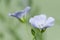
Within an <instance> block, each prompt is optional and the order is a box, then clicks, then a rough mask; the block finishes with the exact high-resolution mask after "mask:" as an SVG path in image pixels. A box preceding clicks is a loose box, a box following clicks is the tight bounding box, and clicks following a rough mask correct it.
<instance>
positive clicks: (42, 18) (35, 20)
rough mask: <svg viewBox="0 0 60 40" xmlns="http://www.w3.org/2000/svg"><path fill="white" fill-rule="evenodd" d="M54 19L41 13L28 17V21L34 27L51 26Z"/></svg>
mask: <svg viewBox="0 0 60 40" xmlns="http://www.w3.org/2000/svg"><path fill="white" fill-rule="evenodd" d="M54 21H55V19H54V18H53V17H49V18H46V15H44V14H41V15H37V16H34V17H32V18H30V20H29V23H31V25H33V26H34V27H36V28H39V29H44V28H48V27H51V26H53V25H54Z"/></svg>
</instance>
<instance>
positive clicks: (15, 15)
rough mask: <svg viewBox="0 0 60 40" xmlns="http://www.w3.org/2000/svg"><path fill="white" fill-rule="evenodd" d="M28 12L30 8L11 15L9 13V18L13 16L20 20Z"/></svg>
mask: <svg viewBox="0 0 60 40" xmlns="http://www.w3.org/2000/svg"><path fill="white" fill-rule="evenodd" d="M29 10H30V7H29V6H27V7H26V8H25V9H24V10H21V11H16V12H14V13H13V14H11V13H9V16H13V17H16V18H22V17H23V16H25V15H26V14H27V13H28V12H29Z"/></svg>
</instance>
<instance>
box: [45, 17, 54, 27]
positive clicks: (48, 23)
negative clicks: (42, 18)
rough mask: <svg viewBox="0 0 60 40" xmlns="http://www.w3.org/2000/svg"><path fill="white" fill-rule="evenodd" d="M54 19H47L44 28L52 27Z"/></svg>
mask: <svg viewBox="0 0 60 40" xmlns="http://www.w3.org/2000/svg"><path fill="white" fill-rule="evenodd" d="M54 21H55V19H54V18H53V17H49V18H48V20H47V21H46V26H47V27H50V26H53V25H54Z"/></svg>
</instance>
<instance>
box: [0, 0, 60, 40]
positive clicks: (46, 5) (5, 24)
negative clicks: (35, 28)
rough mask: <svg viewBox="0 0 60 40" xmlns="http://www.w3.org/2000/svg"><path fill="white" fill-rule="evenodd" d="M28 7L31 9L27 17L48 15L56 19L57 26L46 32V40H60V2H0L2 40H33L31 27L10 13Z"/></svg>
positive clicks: (0, 0) (2, 0)
mask: <svg viewBox="0 0 60 40" xmlns="http://www.w3.org/2000/svg"><path fill="white" fill-rule="evenodd" d="M26 6H30V7H31V11H30V13H28V14H27V15H26V18H27V21H28V19H29V18H30V17H32V16H34V15H39V14H43V13H44V14H46V15H47V16H48V17H49V16H52V17H54V18H55V25H54V26H53V27H51V28H48V29H47V30H46V33H45V34H46V35H45V38H46V39H45V40H60V0H0V40H32V39H33V36H32V34H31V26H30V25H29V24H28V23H21V22H20V21H19V20H17V19H16V18H14V17H10V16H9V15H8V14H9V13H10V12H15V11H19V10H23V9H24V8H25V7H26Z"/></svg>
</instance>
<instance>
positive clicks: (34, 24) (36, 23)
mask: <svg viewBox="0 0 60 40" xmlns="http://www.w3.org/2000/svg"><path fill="white" fill-rule="evenodd" d="M29 23H31V25H33V26H34V27H36V28H39V26H38V22H37V20H36V19H35V18H30V20H29Z"/></svg>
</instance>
